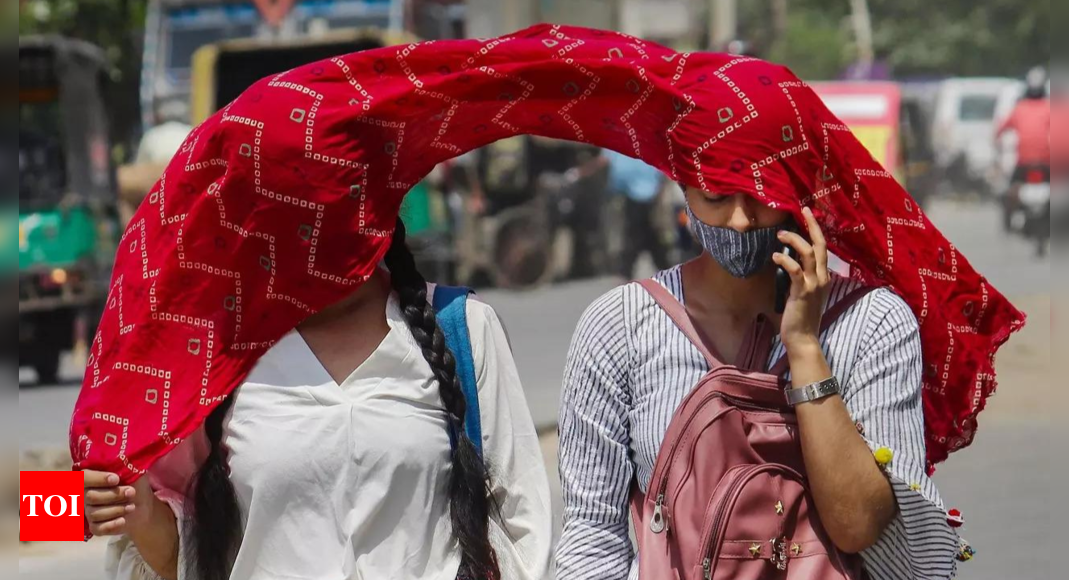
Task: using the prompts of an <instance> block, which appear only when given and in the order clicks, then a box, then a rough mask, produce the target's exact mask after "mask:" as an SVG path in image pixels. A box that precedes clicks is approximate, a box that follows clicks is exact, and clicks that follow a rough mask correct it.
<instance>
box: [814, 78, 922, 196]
mask: <svg viewBox="0 0 1069 580" xmlns="http://www.w3.org/2000/svg"><path fill="white" fill-rule="evenodd" d="M812 86H813V89H814V90H815V91H816V92H817V94H818V95H820V97H821V98H822V99H823V100H824V104H825V105H827V106H828V108H829V109H831V112H832V113H835V115H836V116H837V117H839V118H840V119H841V120H842V121H843V122H844V123H846V125H847V126H848V127H850V130H851V131H853V133H854V135H856V136H857V138H858V139H859V140H860V141H861V143H862V144H864V145H865V147H866V148H867V149H868V150H869V152H870V153H872V156H873V157H874V158H875V159H876V160H877V161H879V162H880V164H881V165H883V166H884V167H885V168H887V170H888V171H890V172H891V174H892V175H894V176H895V179H897V180H898V182H899V183H901V184H902V186H903V187H905V188H906V191H908V192H909V193H910V195H912V196H913V198H914V199H915V200H916V201H917V202H918V203H919V204H920V205H921V206H922V207H923V206H924V205H925V204H926V203H927V201H928V199H929V198H930V197H931V196H932V195H933V194H934V193H935V189H936V187H937V185H938V179H937V175H936V173H935V164H934V159H935V157H934V154H933V152H932V148H931V141H930V139H929V138H928V129H927V127H928V123H927V121H926V120H925V119H924V111H923V108H922V107H921V106H920V104H919V103H918V102H917V101H915V100H910V99H907V98H904V97H903V95H902V88H901V87H900V86H899V85H898V84H897V83H891V82H821V83H813V84H812Z"/></svg>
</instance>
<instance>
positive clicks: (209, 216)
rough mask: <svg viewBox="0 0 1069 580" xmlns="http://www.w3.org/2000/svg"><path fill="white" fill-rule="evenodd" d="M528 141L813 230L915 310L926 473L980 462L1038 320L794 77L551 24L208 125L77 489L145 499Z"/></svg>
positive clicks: (321, 75)
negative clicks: (458, 176) (281, 362)
mask: <svg viewBox="0 0 1069 580" xmlns="http://www.w3.org/2000/svg"><path fill="white" fill-rule="evenodd" d="M522 133H531V134H536V135H542V136H546V137H554V138H559V139H568V140H572V141H582V142H587V143H593V144H595V145H599V146H601V147H607V148H609V149H614V150H616V151H620V152H623V153H626V154H628V155H632V156H635V157H639V158H641V159H643V160H644V161H646V162H647V163H649V164H651V165H653V166H656V167H657V168H659V169H661V170H662V171H663V172H664V173H665V174H667V175H668V176H669V177H670V178H671V179H673V180H677V181H681V182H684V183H686V184H689V185H694V186H698V187H701V188H703V189H705V190H709V191H719V192H745V193H748V194H750V195H752V196H754V197H755V198H756V199H758V200H760V201H761V202H763V203H765V204H767V205H769V206H771V207H775V208H780V209H784V210H788V211H790V212H792V213H794V215H795V216H796V217H799V215H800V214H799V212H800V208H801V207H802V206H803V205H807V206H810V207H812V208H813V209H814V211H815V212H816V215H817V217H818V219H819V221H820V223H821V225H822V227H823V228H824V229H825V232H826V234H827V237H828V239H829V243H830V245H831V247H832V249H833V250H834V251H835V252H836V253H837V254H838V255H839V256H841V257H843V258H845V259H846V260H847V261H848V262H850V263H851V264H852V265H853V266H854V268H853V271H854V273H855V274H854V275H855V276H857V277H858V278H860V279H861V280H863V281H864V282H867V283H869V284H878V285H890V286H891V287H893V288H894V289H895V290H896V291H897V292H898V293H899V294H901V295H902V296H903V297H904V298H905V299H906V300H907V301H908V302H909V304H910V306H911V307H912V308H913V310H914V312H915V313H916V315H917V318H918V319H919V320H920V323H921V334H922V341H923V345H924V355H925V356H924V360H925V362H924V364H925V373H924V381H925V384H924V410H925V419H926V428H927V429H926V435H927V445H928V459H929V462H930V463H931V464H934V463H936V462H939V461H942V460H943V459H945V458H946V457H947V455H948V453H950V452H951V451H954V450H956V449H960V448H962V447H964V446H966V445H968V444H969V443H970V442H971V441H972V438H973V434H974V432H975V429H976V415H977V413H979V411H980V410H981V409H983V406H984V401H985V399H986V398H987V396H988V395H989V394H991V392H993V390H994V388H995V376H994V370H993V364H992V360H993V357H994V354H995V351H996V349H997V348H998V347H999V346H1000V345H1001V344H1002V343H1003V342H1004V341H1005V340H1006V339H1007V338H1008V337H1009V335H1010V333H1011V332H1012V331H1014V330H1015V329H1017V328H1019V327H1020V326H1021V325H1022V324H1023V321H1024V316H1023V314H1022V313H1021V312H1019V311H1018V310H1017V309H1015V308H1014V307H1013V306H1012V305H1011V304H1010V303H1009V302H1008V301H1007V300H1006V299H1005V298H1004V297H1003V296H1002V295H1001V294H999V292H998V291H996V290H995V289H994V288H993V287H991V285H990V284H989V283H988V282H987V281H986V280H985V279H984V278H982V277H981V276H980V275H979V274H977V273H976V271H974V270H973V269H972V267H971V266H969V263H968V262H967V261H966V260H965V258H964V257H963V256H962V255H961V254H959V253H958V251H957V250H956V249H955V248H954V246H953V245H952V244H950V242H948V241H947V240H946V239H945V238H944V237H943V236H942V235H941V234H940V233H939V231H938V230H937V229H936V228H935V227H934V226H933V225H932V223H931V222H930V221H928V218H927V217H925V215H924V214H923V213H922V211H921V209H920V208H919V207H917V206H916V205H915V204H914V203H913V202H912V201H911V199H910V197H909V196H908V195H907V194H906V192H905V191H904V190H903V189H902V187H901V186H900V185H899V184H898V183H897V182H896V181H895V180H894V178H893V177H892V176H891V174H889V173H888V172H887V171H886V170H885V169H884V168H883V167H881V166H880V165H879V164H878V163H876V162H875V161H874V160H873V158H872V156H871V155H870V154H869V153H868V152H867V151H866V150H865V148H864V147H863V146H862V145H861V144H860V143H859V142H858V140H857V139H856V138H855V137H854V136H853V135H852V134H851V133H850V131H849V130H847V128H846V127H845V126H844V125H843V123H842V122H841V121H839V120H838V119H837V118H835V116H833V115H832V114H831V113H829V112H828V109H827V108H826V107H825V106H824V105H823V104H822V103H821V101H820V100H819V99H818V97H817V96H816V95H815V94H814V92H813V91H812V90H811V89H810V88H809V87H808V86H807V85H806V84H805V83H803V82H802V81H800V80H798V78H796V77H795V76H794V75H793V74H792V73H791V72H790V71H789V70H787V69H786V68H784V67H782V66H777V65H774V64H769V63H767V62H763V61H761V60H757V59H752V58H746V57H737V56H732V55H725V54H708V53H677V52H674V51H671V50H669V49H667V48H664V47H662V46H658V45H656V44H652V43H649V42H645V41H642V40H639V39H636V38H633V37H630V36H627V35H624V34H620V33H616V32H607V31H600V30H588V29H582V28H572V27H563V26H549V25H540V26H535V27H533V28H529V29H527V30H523V31H520V32H517V33H515V34H511V35H508V36H504V37H501V38H495V39H473V40H448V41H432V42H421V43H415V44H411V45H408V46H394V47H388V48H382V49H378V50H371V51H365V52H358V53H355V54H350V55H346V56H342V57H338V58H333V59H329V60H325V61H321V62H317V63H313V64H310V65H307V66H303V67H300V68H297V69H294V70H291V71H289V72H285V73H282V74H279V75H277V76H274V77H270V78H266V79H264V80H262V81H260V82H258V83H256V84H255V85H253V86H252V87H251V88H249V89H248V90H247V91H245V93H244V94H242V95H241V96H240V97H239V98H238V99H237V100H235V101H234V102H233V103H231V104H230V105H228V106H227V107H226V108H225V109H224V110H222V111H221V112H219V113H218V114H216V115H215V116H213V117H212V118H210V119H208V120H207V121H206V122H204V124H202V125H201V126H199V127H197V128H196V129H195V130H194V131H193V132H192V133H191V134H190V136H189V138H188V140H187V141H186V143H185V144H184V145H183V147H182V149H181V150H180V151H179V153H178V154H177V155H176V156H175V158H174V159H173V160H172V161H171V163H170V165H169V166H168V168H167V170H166V171H165V173H164V174H163V177H162V178H161V179H160V181H159V183H158V184H157V185H156V186H155V187H154V188H153V189H152V191H151V193H150V194H149V196H148V198H147V199H146V200H145V202H144V203H143V204H142V205H141V207H140V209H139V210H138V212H137V214H136V215H135V216H134V218H133V220H132V221H131V222H130V224H129V226H128V228H127V230H126V232H125V234H124V235H123V237H122V241H121V243H120V246H119V251H118V255H117V259H116V265H115V271H114V275H113V278H112V281H111V286H110V289H109V293H108V302H107V305H106V310H105V312H104V316H103V319H102V321H101V324H100V329H99V332H98V334H97V336H96V338H95V340H94V341H93V343H92V345H91V349H90V356H89V359H88V367H87V369H86V374H85V381H84V384H83V387H82V392H81V395H80V397H79V399H78V402H77V405H76V407H75V411H74V416H73V418H72V421H71V433H70V445H71V453H72V455H73V457H74V460H75V467H76V468H78V469H84V468H91V469H99V470H105V471H112V472H118V473H119V474H120V476H121V478H122V481H123V482H124V483H130V482H131V481H133V480H134V479H136V478H137V477H138V476H140V475H141V474H143V473H145V471H146V470H147V469H148V468H149V466H151V465H152V464H153V462H154V461H156V460H157V459H158V458H160V457H161V456H162V455H164V454H166V453H167V452H168V451H169V450H171V449H172V448H174V446H175V445H176V444H177V443H178V442H179V441H180V440H181V439H182V438H184V437H187V436H188V435H189V434H190V433H192V432H193V431H194V430H195V429H196V428H197V427H198V426H199V425H200V424H201V423H202V421H203V420H204V419H205V417H206V416H207V415H208V413H209V412H210V411H211V409H212V408H213V407H214V406H215V405H216V404H218V403H219V401H220V400H221V399H222V398H223V397H225V396H226V395H227V394H228V393H230V392H231V391H232V390H233V389H234V388H235V387H236V386H237V385H238V384H239V383H241V381H242V379H243V378H244V377H245V375H246V374H247V373H248V372H249V371H250V370H251V369H252V367H253V365H254V364H255V363H256V360H257V359H258V358H259V357H260V355H262V354H263V353H264V352H265V351H266V350H267V349H268V348H269V347H270V346H271V345H272V344H274V343H275V341H277V340H278V339H279V338H280V337H282V336H283V335H284V334H285V333H287V332H288V331H289V330H291V329H292V328H294V326H296V325H297V324H298V323H299V322H300V321H301V320H303V319H304V318H305V317H307V316H308V315H310V314H312V313H314V312H316V311H318V310H320V309H322V308H323V307H325V306H327V305H329V304H331V303H333V302H335V301H337V300H339V299H340V298H342V297H344V296H345V295H347V294H349V293H351V292H352V291H353V290H354V289H355V288H356V287H357V286H359V285H360V284H361V283H362V282H363V281H364V280H366V279H367V277H368V276H369V275H370V274H371V272H372V271H373V270H374V268H375V267H376V264H377V263H378V262H379V260H380V259H381V258H382V256H383V254H384V253H385V251H386V249H387V247H388V245H389V242H390V236H391V234H392V231H393V227H394V222H395V220H396V218H397V215H398V208H399V205H400V203H401V198H402V197H403V196H404V194H405V192H406V191H408V189H409V188H410V187H412V186H413V185H414V184H415V183H417V182H418V181H419V180H420V179H421V178H422V177H423V176H424V175H426V174H427V173H428V172H429V171H430V170H431V168H433V167H434V166H435V164H437V163H440V162H442V161H445V160H448V159H450V158H452V157H455V156H457V155H459V154H461V153H464V152H466V151H469V150H471V149H474V148H476V147H480V146H483V145H486V144H488V143H491V142H493V141H496V140H498V139H501V138H504V137H509V136H513V135H517V134H522Z"/></svg>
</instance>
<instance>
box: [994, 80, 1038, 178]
mask: <svg viewBox="0 0 1069 580" xmlns="http://www.w3.org/2000/svg"><path fill="white" fill-rule="evenodd" d="M1025 82H1026V88H1025V93H1024V96H1023V97H1021V100H1020V101H1018V102H1017V105H1016V107H1014V109H1013V112H1012V113H1010V116H1009V117H1007V118H1006V120H1005V121H1003V122H1002V124H1001V125H1000V126H999V127H998V130H997V132H996V134H995V138H996V139H998V138H999V137H1001V136H1002V135H1003V134H1004V133H1006V132H1007V131H1013V132H1015V133H1016V134H1017V167H1016V169H1015V170H1014V172H1013V183H1020V182H1022V181H1024V180H1025V177H1026V176H1027V174H1028V172H1029V171H1033V170H1039V171H1042V172H1043V173H1044V174H1045V176H1046V179H1050V95H1049V94H1048V91H1047V73H1046V70H1044V69H1043V68H1042V67H1036V68H1034V69H1032V70H1031V71H1029V72H1028V76H1027V77H1026V79H1025Z"/></svg>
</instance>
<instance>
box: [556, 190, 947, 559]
mask: <svg viewBox="0 0 1069 580" xmlns="http://www.w3.org/2000/svg"><path fill="white" fill-rule="evenodd" d="M687 203H688V206H689V208H688V212H689V215H690V222H691V229H692V231H693V233H694V234H695V237H696V238H697V239H698V241H699V242H700V243H701V245H702V247H703V248H704V249H705V252H704V253H703V254H702V256H701V257H699V258H697V259H696V260H694V261H692V262H689V263H687V264H684V265H682V266H678V267H675V268H673V269H670V270H666V271H664V272H661V273H659V274H658V275H657V276H656V280H657V281H658V282H659V283H661V284H662V285H663V286H664V287H665V288H666V289H667V290H668V291H669V292H670V293H671V294H672V295H673V296H674V297H675V298H676V299H678V300H679V301H680V302H682V303H683V304H684V305H685V307H686V310H687V312H688V313H689V314H690V316H691V318H692V319H693V320H694V322H695V325H696V326H697V327H698V329H699V331H704V332H703V333H702V334H704V336H707V337H709V341H710V342H711V344H710V345H709V346H710V347H711V349H712V350H713V352H717V353H721V354H722V355H725V356H727V357H728V358H727V359H726V360H733V357H732V355H734V354H735V353H736V352H738V351H739V350H740V348H741V345H742V341H743V338H744V334H745V333H746V331H747V329H748V327H749V326H750V325H751V324H752V321H753V320H754V319H755V318H756V317H757V316H758V315H759V314H764V315H766V316H768V317H769V319H771V320H772V321H773V322H775V323H776V324H778V326H779V329H780V334H779V336H778V337H777V338H776V340H775V343H774V344H773V348H772V354H771V356H770V359H769V361H768V362H767V363H766V364H769V365H771V364H772V363H773V362H774V361H775V360H778V359H779V358H780V357H781V356H784V355H786V356H787V358H788V360H789V362H790V369H791V376H790V381H791V382H792V383H793V385H794V386H795V387H800V386H805V385H808V384H811V383H814V382H819V381H823V380H824V379H827V378H830V377H832V376H834V377H835V378H837V379H838V381H839V383H840V385H841V395H832V396H829V397H825V398H822V399H819V400H816V401H812V402H807V403H801V404H799V405H798V406H797V408H796V412H797V416H798V422H799V430H800V433H801V440H802V453H803V456H804V461H805V465H806V471H807V474H808V479H809V485H810V489H811V491H812V493H813V496H814V500H815V502H816V507H817V509H818V511H819V513H820V517H821V520H822V523H823V524H824V527H825V528H826V530H827V531H828V534H829V537H830V538H831V540H832V541H833V542H834V543H835V545H836V546H837V547H838V548H839V549H840V550H842V551H844V552H847V553H859V554H860V555H861V557H862V559H863V561H864V563H865V568H866V571H867V572H868V574H869V576H870V577H871V578H872V580H915V579H946V578H950V577H951V576H952V575H953V573H954V571H955V558H954V556H955V554H956V553H957V552H958V549H959V539H958V537H957V534H956V533H955V532H954V531H953V530H952V529H951V528H950V526H949V525H948V523H947V520H946V512H945V510H944V507H943V503H942V500H941V499H940V497H939V493H938V491H937V490H936V488H935V486H934V484H933V483H932V481H931V480H930V479H928V477H927V476H926V473H925V445H924V417H923V408H922V404H921V370H922V364H921V344H920V335H919V328H918V323H917V320H916V318H915V317H914V315H913V313H912V311H911V310H910V308H909V307H908V306H907V304H906V303H905V302H904V301H903V300H902V299H901V298H899V297H898V296H897V295H896V294H895V293H894V292H892V291H891V290H888V289H876V290H873V291H872V292H870V293H869V294H867V295H866V296H865V297H864V298H863V299H861V300H860V301H859V302H857V303H856V304H854V305H853V306H851V307H849V308H848V309H847V310H846V313H845V314H844V315H843V316H842V317H841V318H839V320H838V321H837V322H836V323H835V324H833V325H831V326H830V327H829V328H828V329H827V331H825V332H824V333H823V334H821V333H820V332H819V329H820V325H821V316H822V313H823V312H824V310H825V309H827V308H830V307H832V306H834V304H835V303H836V302H837V301H838V300H839V299H841V298H843V297H845V296H846V295H847V294H849V293H850V292H851V291H852V290H854V289H855V288H856V283H855V282H852V281H849V280H847V279H845V278H842V277H838V276H836V275H833V274H831V273H829V271H828V266H827V264H828V252H827V247H826V243H825V241H824V237H823V235H822V233H821V231H820V228H819V226H818V225H817V223H816V220H815V219H814V217H813V215H812V213H811V212H810V210H808V209H806V210H804V212H803V214H804V216H805V218H806V221H807V225H808V230H809V232H810V235H811V237H812V243H810V242H808V241H806V240H805V239H804V238H802V237H801V236H799V235H798V234H795V233H792V232H790V231H788V230H789V229H790V228H789V224H791V221H790V216H789V215H788V214H787V213H785V212H781V211H778V210H774V209H771V208H768V207H766V206H764V205H762V204H761V203H759V202H757V201H756V200H754V199H753V198H751V197H750V196H749V195H745V194H735V195H718V194H714V193H709V192H703V191H701V190H698V189H694V188H690V189H688V190H687ZM784 245H790V246H791V247H792V248H794V250H795V255H796V256H798V258H797V259H796V260H795V259H792V258H791V257H788V256H786V255H784V254H782V253H780V252H778V251H777V250H781V249H782V248H783V247H784ZM777 265H781V266H783V267H784V268H785V269H786V270H787V271H788V273H789V274H790V275H791V290H790V295H789V298H788V300H787V307H786V310H785V311H784V313H783V314H782V315H777V314H775V313H774V310H775V282H774V280H775V271H776V266H777ZM722 358H723V357H722ZM708 371H709V368H708V364H707V363H706V360H705V358H704V357H703V356H702V354H701V353H700V352H699V350H698V349H697V348H696V347H695V346H694V345H693V344H692V343H691V342H690V341H689V340H688V339H687V338H686V337H685V336H684V335H683V333H682V332H681V331H680V330H679V329H678V328H677V327H676V326H675V324H674V323H673V322H672V321H671V319H670V318H669V317H668V315H667V314H666V313H665V312H664V311H663V310H661V309H660V307H659V306H658V305H657V304H656V303H655V302H654V300H653V298H652V297H651V296H650V295H649V294H648V293H647V292H646V291H645V290H644V289H642V288H641V287H639V286H638V285H637V284H628V285H625V286H621V287H618V288H616V289H614V290H612V291H610V292H609V293H607V294H606V295H604V296H602V297H601V298H599V299H598V300H597V301H596V302H595V303H594V304H592V305H591V306H590V307H589V308H588V309H587V311H586V313H585V314H584V315H583V318H582V319H581V320H580V322H579V325H578V328H577V329H576V332H575V336H574V338H573V341H572V345H571V350H570V352H569V355H568V365H567V369H566V371H565V378H564V393H563V400H562V403H561V415H560V461H561V464H560V472H561V481H562V484H563V487H564V503H565V513H564V533H563V537H562V539H561V542H560V544H559V546H558V549H557V574H558V579H559V580H624V579H625V578H630V579H631V580H634V579H636V578H637V576H638V566H637V557H641V554H639V555H638V556H637V557H636V555H635V553H634V549H633V547H632V544H631V541H630V539H629V536H628V496H629V493H630V490H631V486H632V483H633V482H636V481H637V483H638V485H639V487H640V489H641V490H642V491H643V492H645V491H646V489H647V486H648V485H649V480H650V476H651V471H652V469H653V465H654V462H655V461H656V457H657V452H658V450H659V448H660V445H661V442H662V440H663V438H664V435H665V432H666V431H667V429H668V425H669V423H670V421H671V419H672V416H673V414H674V413H675V411H676V408H677V406H678V405H679V404H680V403H681V402H682V401H683V399H684V398H685V397H686V396H687V394H688V393H689V392H690V390H691V389H692V388H693V387H694V386H695V385H697V383H698V382H699V380H700V379H701V378H702V377H703V376H704V375H705V374H706V373H707V372H708ZM881 448H887V449H888V450H890V451H891V452H892V453H893V456H894V461H893V462H892V463H891V464H890V465H889V466H888V469H887V470H886V472H885V471H884V470H883V469H881V468H880V466H879V464H878V463H877V462H876V460H875V459H874V457H873V452H874V451H876V450H879V449H881ZM710 452H715V450H710ZM884 453H886V451H885V452H884Z"/></svg>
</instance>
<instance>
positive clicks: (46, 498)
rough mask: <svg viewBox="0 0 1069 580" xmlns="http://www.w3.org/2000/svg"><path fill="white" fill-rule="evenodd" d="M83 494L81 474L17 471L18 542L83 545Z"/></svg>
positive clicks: (83, 480)
mask: <svg viewBox="0 0 1069 580" xmlns="http://www.w3.org/2000/svg"><path fill="white" fill-rule="evenodd" d="M84 490H85V474H84V473H82V472H81V471H20V472H19V540H20V541H23V542H56V541H68V540H69V541H82V540H83V539H84V538H85V535H84V531H83V530H84V526H83V517H84V516H85V500H84V497H83V493H84Z"/></svg>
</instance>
